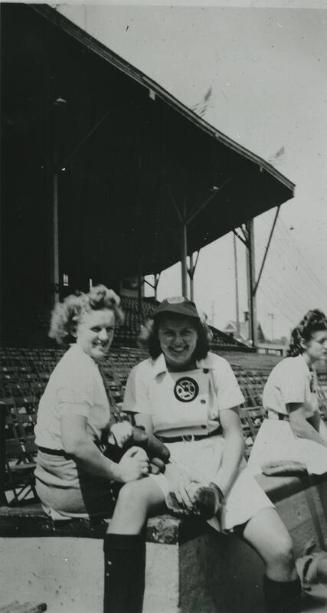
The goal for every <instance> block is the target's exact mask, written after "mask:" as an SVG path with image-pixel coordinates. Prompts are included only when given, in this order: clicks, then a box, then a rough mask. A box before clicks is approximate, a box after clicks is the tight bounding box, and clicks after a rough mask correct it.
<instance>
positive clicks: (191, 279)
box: [189, 253, 195, 302]
mask: <svg viewBox="0 0 327 613" xmlns="http://www.w3.org/2000/svg"><path fill="white" fill-rule="evenodd" d="M194 272H195V269H194V265H193V253H191V255H190V268H189V277H190V298H191V300H192V301H193V302H194Z"/></svg>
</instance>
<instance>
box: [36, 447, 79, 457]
mask: <svg viewBox="0 0 327 613" xmlns="http://www.w3.org/2000/svg"><path fill="white" fill-rule="evenodd" d="M37 448H38V449H39V451H42V453H48V454H49V455H60V456H62V457H64V458H65V459H66V460H72V459H73V456H72V455H70V454H69V453H66V451H64V450H63V449H50V447H41V445H38V446H37Z"/></svg>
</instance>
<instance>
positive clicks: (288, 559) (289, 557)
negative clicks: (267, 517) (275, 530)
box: [267, 533, 294, 568]
mask: <svg viewBox="0 0 327 613" xmlns="http://www.w3.org/2000/svg"><path fill="white" fill-rule="evenodd" d="M267 558H268V559H267V561H268V562H269V563H270V564H275V565H278V566H283V567H288V568H290V567H293V565H294V551H293V543H292V539H291V537H290V536H289V534H287V533H286V534H274V535H272V539H271V547H269V550H268V555H267Z"/></svg>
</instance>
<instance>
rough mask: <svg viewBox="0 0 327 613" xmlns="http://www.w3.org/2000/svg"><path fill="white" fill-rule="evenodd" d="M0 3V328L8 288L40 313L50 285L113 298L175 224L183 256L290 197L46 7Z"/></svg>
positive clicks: (238, 150) (170, 247)
mask: <svg viewBox="0 0 327 613" xmlns="http://www.w3.org/2000/svg"><path fill="white" fill-rule="evenodd" d="M0 6H1V13H2V29H3V32H2V54H1V62H2V74H1V85H2V91H3V93H4V95H3V102H2V115H3V129H2V149H3V155H2V163H3V170H2V189H3V197H2V211H3V213H2V217H3V220H4V224H3V227H4V235H5V237H6V244H4V246H3V249H4V252H5V253H6V254H7V253H12V257H11V258H9V257H6V258H5V260H6V266H5V270H4V273H3V275H2V277H3V285H4V287H5V288H6V293H7V295H8V298H7V305H6V306H5V311H6V312H8V317H9V315H10V317H11V316H12V301H13V300H16V301H17V302H18V301H19V295H18V294H19V287H21V286H24V287H28V288H29V291H30V293H31V295H33V297H35V298H34V299H35V301H36V303H40V302H41V303H42V304H43V303H44V302H45V301H46V300H48V295H47V294H48V292H49V291H50V287H51V285H52V288H53V287H56V286H59V285H60V284H61V287H60V291H61V295H63V294H64V293H65V292H66V291H69V290H72V289H76V288H79V289H86V288H87V287H88V284H89V279H92V280H93V282H104V283H106V284H107V285H109V284H110V286H111V287H115V288H116V289H119V282H120V280H121V279H123V278H124V277H129V276H133V275H139V274H140V275H141V276H142V275H146V274H151V273H157V272H161V271H162V270H164V269H165V268H167V267H168V266H170V265H172V264H174V263H176V262H177V261H179V260H180V258H181V235H182V228H183V224H184V225H187V250H188V254H189V255H190V254H191V253H193V252H194V251H197V250H198V249H200V248H202V247H204V246H206V245H208V244H209V243H211V242H212V241H214V240H216V239H217V238H219V237H221V236H223V235H225V234H227V233H228V232H229V231H231V230H233V229H234V228H236V227H238V226H240V225H242V224H244V223H245V222H246V221H247V220H249V219H252V218H253V217H255V216H256V215H259V214H261V213H263V212H265V211H267V210H268V209H271V208H273V207H276V206H279V205H281V204H283V203H284V202H286V201H287V200H289V199H290V198H292V197H293V191H294V185H293V183H292V182H291V181H289V180H288V179H287V178H286V177H284V176H283V175H281V174H280V173H279V172H278V171H277V170H275V169H274V168H273V167H272V166H270V165H269V164H268V163H267V162H265V161H264V160H263V159H261V158H260V157H258V156H256V155H255V154H253V153H251V152H250V151H248V150H247V149H245V148H243V147H241V146H240V145H238V144H237V143H235V142H234V141H232V140H231V139H229V138H228V137H227V136H225V135H224V134H222V133H221V132H220V131H219V130H217V129H216V128H215V127H213V126H211V125H209V124H208V123H207V122H205V121H204V120H203V119H201V117H199V116H198V115H196V114H195V113H194V112H192V111H191V110H190V109H188V108H187V107H186V106H185V105H184V104H182V103H181V102H179V101H178V100H177V99H176V98H175V97H174V96H173V95H171V94H170V93H168V92H167V91H166V90H164V89H163V88H162V87H161V86H160V85H159V84H157V83H155V82H154V81H153V80H152V79H150V78H148V77H147V76H146V75H145V74H143V73H142V72H141V71H140V70H138V69H136V68H134V67H133V66H131V64H129V63H128V62H126V61H125V60H123V59H121V58H120V57H118V56H117V55H116V54H115V53H113V52H112V51H111V50H110V49H108V48H107V47H106V46H104V45H103V44H101V43H100V42H98V41H97V40H95V39H94V38H93V37H92V36H91V35H90V34H88V33H86V32H85V31H83V30H82V29H81V28H79V27H78V26H76V25H74V24H73V23H72V22H71V21H69V20H68V19H67V18H65V17H64V16H63V15H61V14H60V13H59V12H58V11H57V10H55V8H52V7H51V6H48V5H44V4H43V5H42V4H35V5H24V4H15V3H12V4H11V3H3V4H1V5H0ZM255 121H256V119H255V117H253V129H255ZM54 178H55V179H56V195H57V208H58V218H59V220H58V228H59V231H58V236H57V242H58V249H57V252H58V266H57V271H58V279H54V278H53V276H52V277H51V275H52V273H53V268H54V267H53V265H52V264H51V258H53V251H54V250H53V242H54V232H53V227H52V228H51V227H50V226H51V224H50V219H51V215H52V213H53V207H54V200H55V196H54V193H55V189H54V187H53V185H54ZM53 225H54V224H53ZM50 273H51V274H50ZM64 274H65V277H67V278H68V279H69V286H67V289H66V287H63V277H64ZM16 294H17V298H15V299H14V298H12V296H15V295H16ZM10 296H11V298H10Z"/></svg>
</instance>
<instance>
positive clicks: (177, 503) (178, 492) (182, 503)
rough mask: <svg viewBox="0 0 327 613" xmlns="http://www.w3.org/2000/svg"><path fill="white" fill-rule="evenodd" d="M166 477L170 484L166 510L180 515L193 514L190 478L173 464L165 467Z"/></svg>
mask: <svg viewBox="0 0 327 613" xmlns="http://www.w3.org/2000/svg"><path fill="white" fill-rule="evenodd" d="M166 476H167V478H168V481H169V484H170V492H169V494H168V497H167V506H168V508H169V509H171V510H172V511H174V512H176V513H181V514H182V515H190V514H191V513H192V512H193V500H192V498H191V495H190V492H189V486H190V484H191V483H192V480H191V478H190V476H189V475H188V473H187V472H186V471H184V470H182V469H181V468H180V467H179V466H177V465H176V464H174V463H171V464H168V466H167V467H166Z"/></svg>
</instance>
